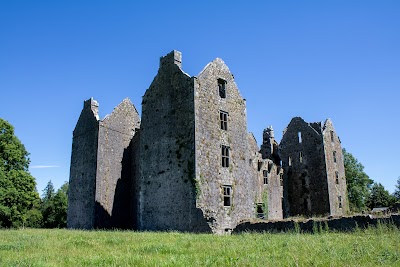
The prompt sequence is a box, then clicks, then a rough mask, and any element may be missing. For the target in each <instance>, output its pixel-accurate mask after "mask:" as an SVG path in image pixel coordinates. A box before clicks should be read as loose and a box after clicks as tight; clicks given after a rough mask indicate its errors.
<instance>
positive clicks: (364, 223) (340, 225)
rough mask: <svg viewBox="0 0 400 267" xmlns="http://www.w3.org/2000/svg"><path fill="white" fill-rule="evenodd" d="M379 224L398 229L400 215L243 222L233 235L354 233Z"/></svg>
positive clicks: (399, 226)
mask: <svg viewBox="0 0 400 267" xmlns="http://www.w3.org/2000/svg"><path fill="white" fill-rule="evenodd" d="M379 224H388V225H394V226H397V227H398V228H400V215H391V216H388V217H383V218H374V217H372V216H369V215H366V216H354V217H342V218H332V219H318V220H312V219H310V220H306V221H300V222H296V221H293V220H290V221H280V222H243V223H241V224H240V225H238V226H237V227H236V228H235V229H234V230H233V233H234V234H240V233H248V232H258V233H263V232H294V231H299V232H303V233H318V232H320V231H327V230H329V231H343V232H346V231H354V230H356V229H366V228H368V227H371V226H375V227H376V226H378V225H379Z"/></svg>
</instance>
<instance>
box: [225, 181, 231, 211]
mask: <svg viewBox="0 0 400 267" xmlns="http://www.w3.org/2000/svg"><path fill="white" fill-rule="evenodd" d="M223 191H224V206H225V207H230V206H231V205H232V186H231V185H224V186H223Z"/></svg>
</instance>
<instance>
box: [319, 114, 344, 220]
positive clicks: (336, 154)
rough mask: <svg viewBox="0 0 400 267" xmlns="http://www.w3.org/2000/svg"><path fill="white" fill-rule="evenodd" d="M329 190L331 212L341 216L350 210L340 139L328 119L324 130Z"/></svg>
mask: <svg viewBox="0 0 400 267" xmlns="http://www.w3.org/2000/svg"><path fill="white" fill-rule="evenodd" d="M322 135H323V139H324V154H325V162H326V173H327V182H328V192H329V204H330V214H331V215H332V216H341V215H344V214H346V213H347V212H348V203H347V185H346V177H345V172H344V158H343V152H342V146H341V143H340V139H339V137H338V136H337V134H336V131H335V128H334V127H333V123H332V121H331V120H330V119H328V120H326V122H325V123H324V126H323V131H322Z"/></svg>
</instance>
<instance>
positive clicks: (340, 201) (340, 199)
mask: <svg viewBox="0 0 400 267" xmlns="http://www.w3.org/2000/svg"><path fill="white" fill-rule="evenodd" d="M338 201H339V209H341V208H342V196H338Z"/></svg>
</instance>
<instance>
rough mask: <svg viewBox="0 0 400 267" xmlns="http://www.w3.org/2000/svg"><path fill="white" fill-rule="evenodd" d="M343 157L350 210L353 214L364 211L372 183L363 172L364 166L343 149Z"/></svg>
mask: <svg viewBox="0 0 400 267" xmlns="http://www.w3.org/2000/svg"><path fill="white" fill-rule="evenodd" d="M343 156H344V169H345V172H346V183H347V196H348V200H349V206H350V210H351V211H353V212H359V211H362V210H365V209H366V201H367V198H368V196H369V193H370V189H371V185H372V183H373V182H374V181H373V180H372V179H370V178H369V177H368V175H367V174H366V173H365V172H364V166H363V165H362V164H361V163H360V162H358V160H357V159H356V158H355V157H354V156H353V155H352V154H351V153H348V152H347V151H346V149H343Z"/></svg>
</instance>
